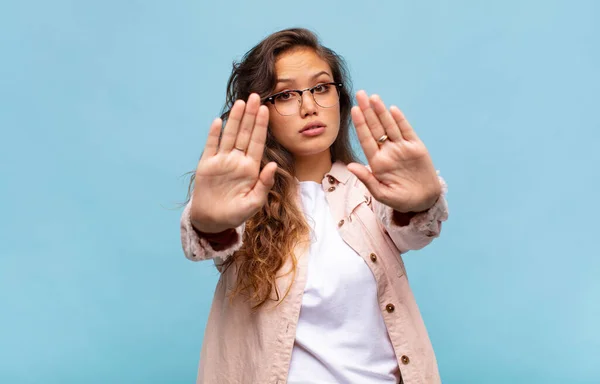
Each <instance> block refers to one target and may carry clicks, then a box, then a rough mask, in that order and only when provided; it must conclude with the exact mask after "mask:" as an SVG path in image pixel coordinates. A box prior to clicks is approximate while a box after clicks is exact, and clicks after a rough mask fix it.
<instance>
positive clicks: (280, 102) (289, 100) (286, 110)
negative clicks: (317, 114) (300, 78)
mask: <svg viewBox="0 0 600 384" xmlns="http://www.w3.org/2000/svg"><path fill="white" fill-rule="evenodd" d="M300 101H301V99H300V95H299V94H297V93H296V92H285V93H281V94H279V95H277V96H276V97H275V109H276V110H277V112H279V113H280V114H282V115H284V116H286V115H293V114H295V113H297V112H298V107H299V106H300Z"/></svg>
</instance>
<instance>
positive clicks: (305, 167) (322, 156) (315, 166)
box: [295, 150, 332, 183]
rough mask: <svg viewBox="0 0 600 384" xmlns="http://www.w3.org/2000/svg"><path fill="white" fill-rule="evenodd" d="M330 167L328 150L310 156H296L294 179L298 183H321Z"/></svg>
mask: <svg viewBox="0 0 600 384" xmlns="http://www.w3.org/2000/svg"><path fill="white" fill-rule="evenodd" d="M331 165H332V163H331V154H330V153H329V150H327V151H324V152H322V153H319V154H317V155H312V156H306V157H301V156H296V158H295V169H296V178H297V179H298V181H315V182H317V183H321V181H323V177H324V176H325V174H326V173H327V172H329V171H330V170H331Z"/></svg>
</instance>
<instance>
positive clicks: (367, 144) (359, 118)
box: [350, 106, 379, 160]
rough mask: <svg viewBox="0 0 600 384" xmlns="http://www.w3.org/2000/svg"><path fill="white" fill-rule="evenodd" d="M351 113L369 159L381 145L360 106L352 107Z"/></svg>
mask: <svg viewBox="0 0 600 384" xmlns="http://www.w3.org/2000/svg"><path fill="white" fill-rule="evenodd" d="M350 114H351V116H352V121H353V122H354V128H356V135H357V136H358V141H359V142H360V146H361V147H362V149H363V152H364V153H365V156H367V160H369V159H371V158H372V157H373V156H374V155H375V153H377V151H378V150H379V146H378V145H377V142H376V141H375V139H374V138H373V134H372V133H371V131H370V130H369V127H368V126H367V122H366V120H365V115H364V114H363V113H362V111H361V110H360V107H356V106H355V107H352V109H351V110H350Z"/></svg>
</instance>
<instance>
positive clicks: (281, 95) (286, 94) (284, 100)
mask: <svg viewBox="0 0 600 384" xmlns="http://www.w3.org/2000/svg"><path fill="white" fill-rule="evenodd" d="M340 88H342V83H335V82H332V83H320V84H317V85H315V86H314V87H312V88H306V89H289V90H287V91H283V92H278V93H276V94H274V95H271V96H268V97H266V98H264V99H263V102H265V103H266V102H270V103H271V104H273V105H274V106H275V110H276V111H277V112H278V113H279V114H280V115H283V116H289V115H294V114H296V113H298V110H299V109H300V106H301V105H302V95H303V94H304V92H306V91H309V92H310V93H311V95H312V97H313V100H314V101H315V103H317V105H318V106H319V107H322V108H331V107H334V106H336V105H337V104H338V102H339V101H340Z"/></svg>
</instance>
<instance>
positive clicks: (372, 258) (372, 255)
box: [371, 253, 377, 262]
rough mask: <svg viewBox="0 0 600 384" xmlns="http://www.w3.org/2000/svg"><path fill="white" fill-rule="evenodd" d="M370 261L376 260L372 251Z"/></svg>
mask: <svg viewBox="0 0 600 384" xmlns="http://www.w3.org/2000/svg"><path fill="white" fill-rule="evenodd" d="M371 261H372V262H376V261H377V255H376V254H374V253H371Z"/></svg>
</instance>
